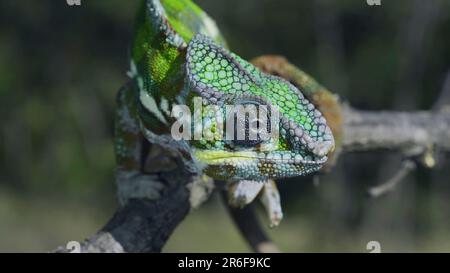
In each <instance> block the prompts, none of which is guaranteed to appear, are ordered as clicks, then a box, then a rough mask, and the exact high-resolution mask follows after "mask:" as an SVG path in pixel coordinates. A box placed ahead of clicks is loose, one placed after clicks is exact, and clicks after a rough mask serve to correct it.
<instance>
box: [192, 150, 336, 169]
mask: <svg viewBox="0 0 450 273" xmlns="http://www.w3.org/2000/svg"><path fill="white" fill-rule="evenodd" d="M194 156H195V158H197V160H199V161H201V162H202V163H205V164H208V165H222V164H232V165H236V164H246V163H277V164H280V163H281V164H290V165H318V166H319V165H323V164H324V163H325V162H326V161H327V159H328V157H327V156H311V155H308V156H306V157H303V156H302V155H300V154H298V153H293V152H286V151H277V152H255V151H237V152H229V151H217V150H196V151H195V152H194Z"/></svg>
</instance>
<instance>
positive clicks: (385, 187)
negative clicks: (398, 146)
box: [367, 159, 416, 197]
mask: <svg viewBox="0 0 450 273" xmlns="http://www.w3.org/2000/svg"><path fill="white" fill-rule="evenodd" d="M414 169H416V163H415V162H414V161H412V160H410V159H406V160H404V161H403V162H402V166H401V168H400V169H399V170H398V171H397V172H396V173H395V175H394V176H393V177H391V178H390V179H389V180H388V181H386V182H385V183H383V184H381V185H378V186H375V187H372V188H370V189H369V190H368V191H367V193H368V194H369V196H370V197H379V196H381V195H383V194H385V193H387V192H389V191H391V190H393V189H394V188H395V187H396V186H397V185H398V184H399V183H400V182H401V181H403V179H404V178H405V177H406V176H407V175H408V174H409V173H410V172H411V171H413V170H414Z"/></svg>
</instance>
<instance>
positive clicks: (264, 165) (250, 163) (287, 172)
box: [194, 150, 327, 181]
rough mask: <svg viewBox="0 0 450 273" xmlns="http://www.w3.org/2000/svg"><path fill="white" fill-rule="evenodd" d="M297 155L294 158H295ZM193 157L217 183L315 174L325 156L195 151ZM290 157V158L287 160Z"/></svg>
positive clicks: (287, 153)
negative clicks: (218, 181)
mask: <svg viewBox="0 0 450 273" xmlns="http://www.w3.org/2000/svg"><path fill="white" fill-rule="evenodd" d="M296 156H297V158H295V157H296ZM194 157H195V158H196V159H197V160H198V161H199V162H200V163H202V164H204V165H206V167H205V169H204V172H205V173H206V174H207V175H209V176H211V177H213V178H215V179H220V180H230V179H231V180H235V181H237V180H254V181H264V180H267V179H280V178H286V177H294V176H302V175H306V174H309V173H312V172H315V171H318V170H319V169H320V168H321V167H322V166H323V164H324V163H325V162H326V161H327V157H326V156H324V157H315V158H314V157H313V158H309V157H310V156H308V158H303V157H301V155H300V154H295V155H294V154H293V153H292V152H287V151H285V152H276V153H274V152H265V153H261V152H259V153H258V152H252V151H239V152H227V151H217V150H196V151H195V153H194ZM288 157H290V158H288Z"/></svg>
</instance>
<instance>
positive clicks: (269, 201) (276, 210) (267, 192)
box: [259, 179, 283, 227]
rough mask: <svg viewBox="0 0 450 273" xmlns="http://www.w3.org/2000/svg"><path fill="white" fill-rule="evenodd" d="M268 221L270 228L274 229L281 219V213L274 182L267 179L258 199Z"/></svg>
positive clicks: (278, 195) (278, 196)
mask: <svg viewBox="0 0 450 273" xmlns="http://www.w3.org/2000/svg"><path fill="white" fill-rule="evenodd" d="M259 198H260V200H261V202H262V204H263V206H264V208H265V209H266V212H267V215H268V217H269V220H270V227H276V226H278V225H279V224H280V222H281V220H282V219H283V211H282V209H281V201H280V193H279V192H278V188H277V186H276V184H275V181H273V180H272V179H269V180H268V181H267V182H266V183H264V188H263V190H262V192H261V196H260V197H259Z"/></svg>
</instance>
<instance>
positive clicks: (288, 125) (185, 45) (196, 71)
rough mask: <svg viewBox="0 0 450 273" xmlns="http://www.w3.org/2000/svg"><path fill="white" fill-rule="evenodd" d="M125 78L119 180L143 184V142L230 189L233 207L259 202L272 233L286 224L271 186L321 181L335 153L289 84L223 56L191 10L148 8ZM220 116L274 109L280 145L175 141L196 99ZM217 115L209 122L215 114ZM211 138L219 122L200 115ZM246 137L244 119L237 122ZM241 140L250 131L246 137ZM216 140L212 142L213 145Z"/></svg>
mask: <svg viewBox="0 0 450 273" xmlns="http://www.w3.org/2000/svg"><path fill="white" fill-rule="evenodd" d="M129 76H130V78H131V81H130V83H128V84H127V85H126V86H125V87H124V88H122V90H121V91H120V92H119V94H118V97H117V98H118V111H117V118H116V132H115V149H116V158H117V162H118V171H119V174H120V175H119V179H145V175H144V174H142V172H141V171H140V169H141V157H142V149H143V146H145V145H143V141H148V142H150V143H156V144H159V145H161V146H163V147H165V148H167V149H170V150H173V151H174V152H177V153H179V155H180V157H181V158H182V159H183V161H184V162H185V163H186V166H187V167H188V168H190V169H192V170H193V171H196V172H201V173H205V174H206V175H208V176H210V177H212V178H214V179H219V180H225V181H228V182H229V191H230V202H231V203H232V204H234V205H241V206H242V205H245V204H248V203H249V202H251V201H252V200H253V199H254V198H255V197H256V196H257V195H259V196H260V197H261V200H262V201H263V203H264V204H265V206H266V208H267V211H268V213H269V216H270V218H271V222H272V224H277V223H278V222H279V220H280V219H281V217H282V212H281V207H280V204H279V195H278V191H277V190H276V186H275V183H274V182H273V180H272V179H276V178H283V177H291V176H300V175H306V174H308V173H311V172H314V171H317V170H319V169H320V168H321V166H322V165H323V164H324V163H325V162H326V160H327V154H328V153H329V152H330V151H331V150H332V149H333V148H334V139H333V135H332V133H331V130H330V128H329V127H328V126H327V124H326V120H325V118H324V117H323V116H322V114H321V113H320V112H319V111H318V110H316V109H315V107H314V105H313V104H311V103H310V102H309V101H308V99H307V98H305V97H304V95H303V94H302V92H301V91H300V90H298V89H297V88H296V87H294V86H293V85H292V84H290V83H289V82H287V81H285V80H283V79H281V78H279V77H276V76H272V75H267V74H265V73H263V72H261V71H260V70H259V69H257V68H256V67H255V66H253V65H252V64H250V63H249V62H247V61H245V60H244V59H242V58H241V57H239V56H237V55H236V54H234V53H232V52H230V51H229V50H228V49H227V45H226V43H225V40H224V39H223V36H222V35H221V34H220V32H219V30H218V28H217V27H216V25H215V23H214V21H213V20H211V19H210V17H209V16H208V15H207V14H206V13H205V12H203V11H202V10H201V9H200V8H199V7H198V6H196V5H195V4H194V3H192V2H191V1H190V0H165V1H157V0H147V1H143V2H142V5H141V7H140V10H139V14H138V19H137V23H136V31H135V35H134V40H133V45H132V52H131V69H130V72H129ZM198 97H200V98H201V102H202V105H203V106H207V105H213V106H215V108H214V109H215V114H217V113H221V114H225V113H226V110H227V109H226V105H243V106H249V105H264V106H267V107H268V108H270V109H275V110H276V111H277V112H278V113H279V115H278V116H277V118H278V119H277V120H275V121H273V120H271V122H276V123H277V124H276V125H278V126H277V129H278V128H279V135H278V137H277V138H276V139H273V138H269V139H265V140H264V141H261V140H257V141H254V140H248V139H244V140H239V141H233V140H231V141H230V140H226V139H224V137H223V135H222V132H221V131H217V130H211V131H212V132H213V133H212V135H213V136H212V138H209V139H200V140H198V139H196V140H178V141H176V140H174V139H173V137H171V128H172V125H173V124H174V122H176V120H177V119H176V117H174V116H173V115H172V114H173V113H172V111H171V110H172V109H173V107H174V106H175V105H186V106H187V107H188V108H189V109H190V110H191V112H192V113H194V112H195V111H196V110H195V98H198ZM213 114H214V113H213ZM200 116H201V120H202V121H201V122H202V123H203V124H204V125H206V124H207V125H208V126H209V127H208V126H207V127H208V128H209V129H211V128H217V126H218V121H217V120H216V119H215V118H214V117H213V116H214V115H211V112H208V111H206V110H205V111H203V110H202V111H201V112H200ZM237 123H241V124H244V127H243V128H244V129H246V128H247V127H246V126H248V123H249V120H248V119H245V120H238V121H237ZM246 132H247V131H246ZM214 134H215V135H214Z"/></svg>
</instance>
